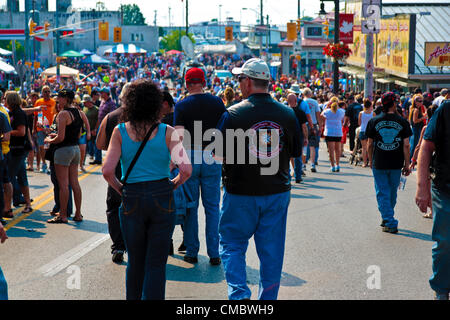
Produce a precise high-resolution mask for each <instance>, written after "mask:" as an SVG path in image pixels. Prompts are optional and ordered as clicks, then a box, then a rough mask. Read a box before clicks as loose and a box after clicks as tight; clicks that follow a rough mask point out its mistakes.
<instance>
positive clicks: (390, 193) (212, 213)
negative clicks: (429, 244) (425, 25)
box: [0, 54, 450, 300]
mask: <svg viewBox="0 0 450 320" xmlns="http://www.w3.org/2000/svg"><path fill="white" fill-rule="evenodd" d="M199 62H200V64H199V66H198V67H192V68H190V69H189V70H187V69H186V70H185V72H184V71H183V60H182V58H181V57H180V56H177V55H175V56H172V55H171V56H164V55H150V56H139V57H134V56H117V57H116V59H115V63H116V65H117V66H118V67H117V68H109V69H104V70H103V69H102V70H100V69H95V66H89V65H83V64H80V62H79V61H74V62H72V66H73V67H77V68H79V69H80V70H82V71H83V73H84V74H86V75H91V77H92V80H90V82H87V81H81V82H77V81H75V80H70V81H66V82H64V83H63V84H61V83H51V82H49V81H48V79H47V80H46V79H44V78H40V79H37V80H36V81H35V82H34V84H33V91H31V92H29V93H27V97H26V98H25V99H23V98H22V97H21V96H20V95H19V94H18V93H17V92H16V91H14V90H9V91H6V92H5V93H4V94H3V96H2V106H1V109H0V111H1V112H0V131H1V133H2V155H1V159H0V160H1V162H0V163H1V165H0V177H1V178H2V181H3V183H2V184H0V190H4V192H3V194H4V196H3V197H0V198H1V199H0V212H1V213H2V216H1V217H0V218H1V220H0V226H1V225H2V224H3V225H5V224H6V223H7V221H6V220H4V219H3V218H13V210H12V205H13V206H16V207H17V206H20V205H24V209H23V213H31V212H32V211H33V208H32V202H33V201H32V199H31V198H30V191H29V187H28V180H27V172H32V171H34V172H37V173H39V174H43V175H44V174H47V173H48V174H50V176H51V177H50V178H51V181H52V183H53V185H54V199H55V206H54V208H53V209H52V210H51V212H50V215H51V216H53V217H51V218H50V219H49V220H48V221H47V222H48V223H57V224H66V223H68V221H69V220H68V219H69V218H70V217H71V216H72V215H73V221H76V222H82V221H83V214H82V212H81V202H82V190H81V187H80V184H79V182H78V176H79V172H80V171H81V172H85V167H84V166H85V163H86V157H87V156H89V157H90V159H91V161H90V164H93V165H102V164H103V175H104V178H105V180H106V181H107V182H108V184H109V187H108V194H107V200H106V202H107V217H108V227H109V231H110V235H111V239H112V241H113V245H112V247H111V249H112V260H113V261H114V262H122V261H123V256H124V253H125V252H127V254H128V266H127V271H126V272H127V277H126V291H127V292H126V296H127V299H164V296H165V279H166V274H165V272H166V271H165V270H166V263H167V258H168V255H169V254H173V252H174V249H173V243H172V242H171V239H172V235H173V230H174V227H175V225H176V224H181V227H182V230H183V243H182V244H181V245H180V247H179V248H178V251H180V252H185V255H184V260H185V261H186V262H188V263H193V264H195V263H198V258H197V256H198V252H199V247H200V241H199V238H198V206H199V199H200V197H201V199H202V204H203V206H204V208H205V215H206V247H207V253H208V256H209V262H210V264H211V265H212V266H217V265H220V264H222V263H223V264H224V271H225V276H226V280H227V283H228V297H229V298H230V299H237V300H240V299H250V297H251V292H250V290H249V288H248V286H247V284H246V274H245V254H246V250H247V244H248V241H249V239H250V238H251V237H254V238H255V244H256V248H257V251H258V256H259V259H260V262H261V267H260V268H261V278H260V286H259V293H258V298H259V299H276V298H277V295H278V290H279V283H280V277H281V269H282V261H283V256H284V239H285V233H286V217H287V211H288V206H289V201H290V185H291V176H292V178H293V179H294V180H295V183H302V181H303V178H304V176H305V175H306V174H310V173H307V169H308V166H309V169H310V172H311V174H314V173H316V172H317V171H318V170H320V169H319V168H318V161H319V160H318V159H319V147H320V142H321V141H322V139H323V141H325V143H326V147H327V150H328V161H329V172H330V173H332V174H338V173H339V172H340V171H341V169H342V168H341V159H342V158H345V157H350V158H351V162H352V163H353V162H354V161H355V163H358V162H360V163H361V164H362V167H365V168H371V169H372V172H373V176H374V184H375V191H376V197H377V202H378V208H379V211H380V214H381V218H382V223H381V226H382V230H383V231H384V232H389V233H396V232H398V229H397V226H398V221H397V220H396V219H395V218H394V207H395V203H396V196H397V189H398V186H399V183H400V180H401V175H404V176H407V175H409V174H410V173H411V170H412V169H414V167H415V166H416V165H419V166H420V165H421V163H420V160H418V159H420V155H419V154H420V152H419V151H420V149H421V145H423V144H425V145H427V141H431V140H432V141H438V140H439V139H441V137H440V136H439V135H438V133H440V132H441V131H439V130H441V129H436V125H437V124H436V123H433V126H432V127H431V129H429V128H427V124H428V123H430V122H431V120H432V119H433V114H435V113H436V112H435V111H436V110H441V109H442V108H439V107H440V106H441V104H443V101H445V99H448V98H449V92H448V90H447V89H443V90H442V91H440V92H436V93H434V94H431V93H428V92H422V91H421V90H420V89H416V90H415V91H414V93H406V94H400V93H393V92H381V91H376V92H374V93H373V97H371V96H372V95H365V94H364V92H352V91H343V90H342V91H339V93H338V94H335V93H333V92H332V91H331V87H330V86H329V81H328V82H327V81H325V78H326V75H322V76H320V77H319V76H318V75H316V76H315V77H312V78H311V80H310V81H305V82H297V81H296V79H295V78H294V77H291V78H287V77H282V78H281V79H277V80H274V79H272V78H271V76H270V70H269V68H268V66H267V64H266V63H265V62H264V61H263V60H261V59H257V58H251V57H240V56H238V55H206V54H205V55H202V56H201V57H200V58H199ZM124 65H125V66H126V67H123V66H124ZM216 68H220V69H224V70H229V71H231V72H232V73H233V75H234V76H233V77H230V78H227V79H224V80H221V79H219V78H218V77H215V76H214V70H215V69H216ZM321 79H322V80H321ZM63 87H64V88H63ZM365 96H369V97H365ZM447 104H448V103H447ZM447 109H448V108H447ZM441 113H442V112H441ZM446 114H448V112H447V113H446ZM198 121H200V122H201V124H202V126H201V130H200V134H201V137H204V135H206V134H207V132H208V130H212V129H214V130H216V131H215V133H216V134H218V132H221V133H222V135H223V138H224V140H228V138H227V139H225V137H227V136H226V134H225V133H226V130H230V129H231V130H238V129H243V130H244V132H245V131H246V130H250V129H251V130H255V131H256V132H258V133H259V132H260V131H261V132H266V131H267V130H269V131H271V132H273V131H276V132H279V131H282V132H283V135H281V136H279V137H278V138H279V139H280V141H279V143H281V145H282V146H283V147H279V148H277V147H276V146H275V144H274V142H275V140H276V139H275V137H274V136H272V135H269V134H267V133H265V134H263V136H264V138H259V139H264V143H263V142H261V141H260V140H259V139H256V138H255V139H254V140H252V139H250V141H247V142H246V143H247V146H248V148H246V149H245V156H244V159H245V162H244V163H243V164H241V163H239V159H238V158H237V157H238V156H239V155H238V153H239V151H238V149H234V151H235V152H234V153H233V155H232V156H230V155H229V154H228V152H224V150H222V152H221V151H220V150H215V151H214V152H212V151H211V149H209V148H208V145H209V143H208V142H205V141H203V140H202V139H200V140H198V139H195V134H196V132H197V131H196V130H197V129H198V128H196V127H195V126H196V122H198ZM436 121H437V120H436ZM445 121H448V119H447V120H445ZM428 127H429V126H428ZM264 130H266V131H264ZM429 130H430V131H431V130H437V131H436V134H434V135H432V134H431V133H429V132H428V131H429ZM433 132H434V131H433ZM197 134H198V133H197ZM272 134H273V133H272ZM257 136H258V137H259V136H260V134H257ZM191 137H193V139H191ZM347 140H348V144H349V147H348V152H345V148H344V146H345V145H346V144H347ZM229 141H230V140H228V141H225V142H224V145H226V142H229ZM439 141H440V140H439ZM262 145H264V146H265V147H264V148H263V147H262ZM277 146H279V145H277ZM433 147H435V148H438V149H439V148H442V147H441V145H440V144H439V143H438V142H436V145H433ZM233 148H237V147H236V146H233ZM438 149H436V150H438ZM102 150H107V154H106V158H105V161H104V162H103V160H102ZM433 150H434V149H433ZM447 152H448V151H447ZM444 153H445V152H444ZM251 157H256V159H257V161H256V163H255V164H253V163H248V161H249V159H250V158H251ZM275 158H276V159H277V161H279V162H278V167H277V170H276V171H275V172H274V173H272V174H262V172H264V170H265V169H268V168H267V163H266V164H264V163H263V162H264V161H262V159H265V160H267V159H269V160H271V161H272V160H273V159H275ZM356 159H358V161H356ZM445 159H446V160H445V161H448V158H445ZM291 169H293V174H291ZM425 169H428V168H422V170H425ZM440 170H441V171H439V170H437V171H438V175H440V176H442V172H447V171H445V170H444V169H440ZM424 176H425V175H424ZM221 180H222V183H221ZM443 181H444V182H443V183H441V185H444V186H447V185H448V184H446V183H447V180H445V179H444V180H443ZM1 188H3V189H1ZM221 189H223V198H222V207H220V202H221V201H220V200H221ZM429 190H431V186H429ZM429 190H428V191H429ZM421 192H422V196H423V195H425V194H426V190H425V189H421ZM444 192H447V191H444ZM446 196H447V197H448V194H447V195H446ZM72 198H73V201H72ZM421 199H422V198H421ZM427 199H428V198H427ZM430 199H431V198H430ZM430 199H428V200H426V201H428V202H427V203H426V204H423V201H425V200H420V201H417V203H418V205H419V203H420V204H421V207H420V209H421V210H422V211H424V210H425V211H426V210H427V207H430V208H431V205H430V203H431V200H430ZM447 200H448V198H447ZM73 202H74V203H75V208H73ZM188 203H189V204H188ZM74 209H75V212H73V211H74ZM445 210H447V214H448V208H447V209H445V208H443V207H442V206H440V207H439V211H440V212H441V214H442V212H443V211H445ZM244 212H245V214H243V213H244ZM424 213H426V212H424ZM434 214H435V215H436V212H434ZM180 217H181V220H180V219H179V218H180ZM424 217H427V218H430V217H432V214H430V213H426V215H425V216H424ZM442 219H443V218H442ZM445 219H447V220H446V222H442V220H440V222H438V221H437V220H436V219H435V225H436V223H440V224H442V225H447V226H448V218H445ZM0 231H1V234H0V235H1V236H2V241H4V239H6V238H5V237H6V234H4V232H3V228H2V227H1V228H0ZM439 232H440V235H441V236H442V237H441V238H444V239H445V240H442V239H438V238H439V237H438V233H439ZM433 234H434V235H436V239H437V240H436V241H444V243H443V244H441V245H440V247H439V249H436V250H437V251H436V252H435V253H434V254H435V255H436V256H439V259H440V260H439V259H438V258H436V259H434V258H433V259H434V263H435V265H434V267H433V271H434V275H433V277H434V280H433V281H434V282H433V285H432V288H433V289H434V290H435V291H436V292H437V294H438V295H440V296H445V294H447V298H448V289H449V286H450V277H449V276H448V269H447V270H445V268H444V266H443V265H442V263H441V262H440V261H442V259H448V260H450V258H449V252H448V251H449V250H448V247H446V244H447V245H448V241H449V239H448V231H439V230H437V228H436V230H434V229H433ZM434 235H433V236H434ZM433 239H435V238H433ZM438 250H439V251H438ZM442 257H444V258H442ZM445 257H446V258H445ZM438 260H439V261H438ZM444 264H445V263H444ZM435 266H436V267H435ZM0 272H1V270H0ZM445 272H447V274H445ZM430 283H431V281H430ZM443 284H444V287H442V285H443ZM439 286H441V287H439Z"/></svg>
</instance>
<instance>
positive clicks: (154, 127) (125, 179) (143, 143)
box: [121, 123, 159, 185]
mask: <svg viewBox="0 0 450 320" xmlns="http://www.w3.org/2000/svg"><path fill="white" fill-rule="evenodd" d="M158 125H159V123H155V124H154V125H153V126H152V127H151V128H150V130H148V132H147V134H146V136H145V138H144V140H143V141H142V143H141V145H140V146H139V149H138V151H137V152H136V155H135V156H134V158H133V161H131V163H130V166H129V167H128V170H127V173H126V174H125V177H124V178H123V180H122V181H121V182H122V184H123V185H125V184H126V183H127V179H128V176H129V175H130V173H131V170H133V167H134V165H135V164H136V162H137V160H138V159H139V156H140V155H141V153H142V150H144V147H145V145H146V144H147V141H148V139H150V136H151V135H152V132H153V131H154V130H155V129H156V127H157V126H158Z"/></svg>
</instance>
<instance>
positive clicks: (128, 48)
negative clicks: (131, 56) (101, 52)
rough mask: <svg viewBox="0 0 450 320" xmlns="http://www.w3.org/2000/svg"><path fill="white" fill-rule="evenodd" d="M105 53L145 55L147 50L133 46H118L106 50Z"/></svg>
mask: <svg viewBox="0 0 450 320" xmlns="http://www.w3.org/2000/svg"><path fill="white" fill-rule="evenodd" d="M105 53H147V50H145V49H142V48H139V47H138V46H136V45H134V44H122V43H121V44H118V45H116V46H114V47H112V48H110V49H108V50H106V51H105Z"/></svg>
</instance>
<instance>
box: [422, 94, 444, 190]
mask: <svg viewBox="0 0 450 320" xmlns="http://www.w3.org/2000/svg"><path fill="white" fill-rule="evenodd" d="M423 138H424V139H425V140H429V141H432V142H434V145H435V156H434V157H433V167H434V171H435V175H436V177H435V178H434V179H433V183H434V185H435V186H437V187H438V188H439V189H440V190H442V191H443V192H446V193H448V194H450V100H444V101H442V103H441V105H440V107H439V108H438V109H437V110H436V111H435V112H434V114H433V116H432V117H431V119H430V122H429V123H428V125H427V129H426V130H425V134H424V136H423Z"/></svg>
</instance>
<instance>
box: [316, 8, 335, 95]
mask: <svg viewBox="0 0 450 320" xmlns="http://www.w3.org/2000/svg"><path fill="white" fill-rule="evenodd" d="M320 1H321V2H322V3H321V5H320V13H319V14H320V15H324V14H326V12H325V10H324V6H323V2H325V1H328V2H331V1H332V2H334V43H335V44H337V43H339V24H340V23H339V0H320ZM338 92H339V62H338V61H337V60H336V59H334V60H333V93H334V94H337V93H338Z"/></svg>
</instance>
